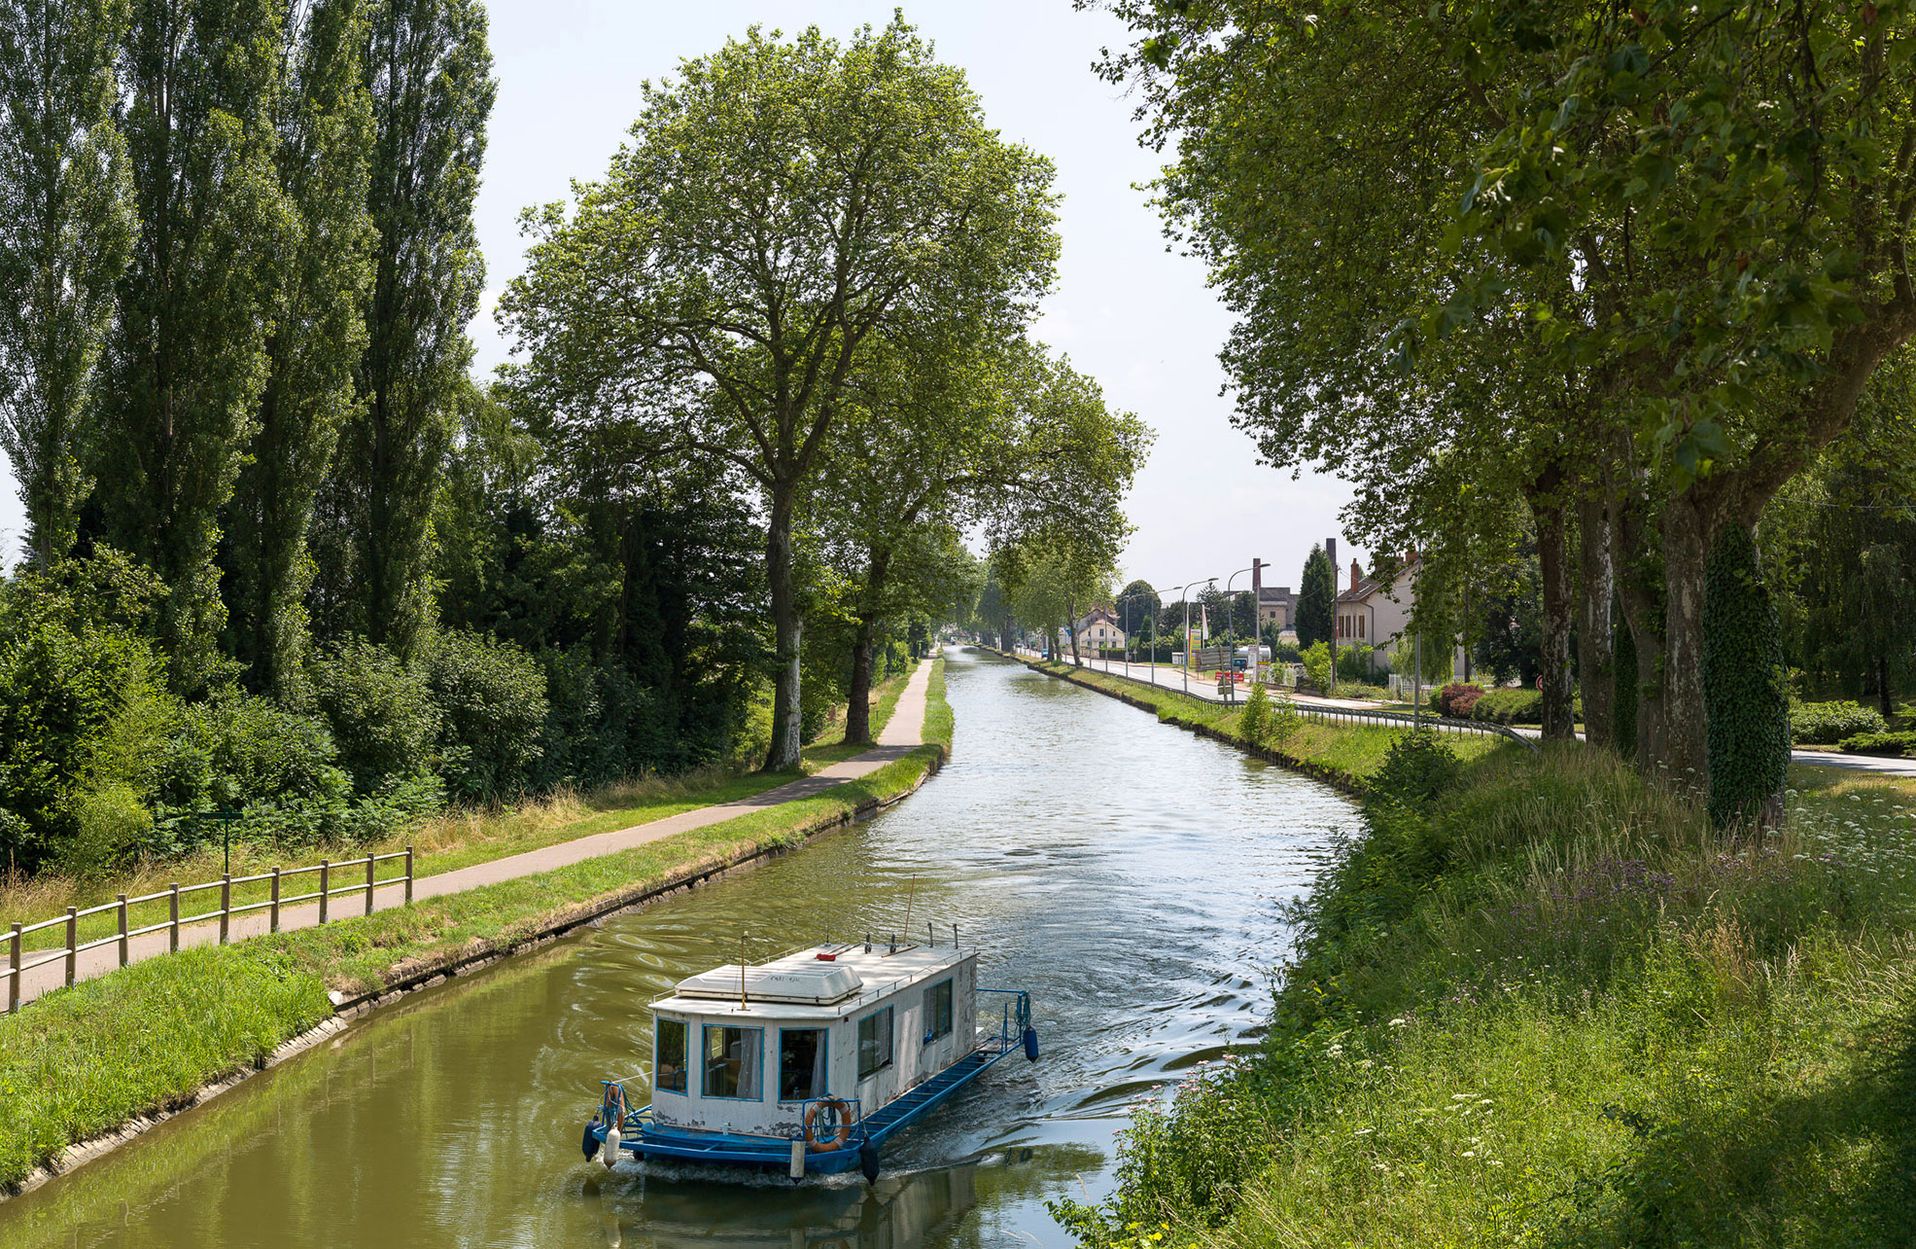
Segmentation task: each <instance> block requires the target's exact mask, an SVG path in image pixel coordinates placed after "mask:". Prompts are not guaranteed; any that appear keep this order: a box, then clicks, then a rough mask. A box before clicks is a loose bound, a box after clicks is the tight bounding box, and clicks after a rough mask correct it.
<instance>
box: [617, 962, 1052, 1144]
mask: <svg viewBox="0 0 1916 1249" xmlns="http://www.w3.org/2000/svg"><path fill="white" fill-rule="evenodd" d="M994 1008H995V1009H994ZM652 1027H653V1038H652V1071H651V1079H650V1080H649V1082H648V1081H646V1080H645V1079H644V1077H643V1076H642V1075H641V1076H636V1077H635V1076H625V1077H618V1078H610V1079H604V1080H601V1081H600V1082H599V1083H600V1098H599V1106H598V1109H597V1110H596V1111H595V1112H594V1114H593V1116H592V1119H591V1121H590V1122H589V1123H587V1124H586V1128H585V1134H584V1137H583V1139H582V1140H581V1142H580V1147H581V1149H582V1150H583V1152H584V1153H585V1156H586V1157H587V1158H588V1159H590V1158H592V1157H594V1156H595V1155H596V1156H597V1157H598V1158H599V1159H600V1160H601V1161H602V1162H604V1164H605V1165H606V1166H608V1167H610V1166H612V1165H614V1164H615V1163H616V1162H617V1161H618V1160H619V1159H620V1158H622V1157H626V1156H631V1157H635V1158H640V1159H645V1160H648V1161H652V1162H659V1163H668V1164H687V1163H690V1164H703V1165H711V1166H721V1167H728V1166H729V1167H741V1166H742V1167H751V1168H760V1169H765V1168H776V1169H783V1170H785V1171H786V1172H787V1173H788V1174H789V1175H790V1176H791V1177H792V1178H793V1179H800V1178H803V1177H804V1176H805V1175H807V1174H820V1175H829V1174H837V1173H842V1172H847V1171H850V1170H852V1169H853V1168H858V1169H859V1170H861V1171H863V1172H864V1174H865V1177H866V1178H867V1179H868V1180H876V1179H877V1177H878V1173H879V1162H880V1160H879V1151H880V1150H881V1149H882V1148H883V1147H884V1144H885V1142H886V1141H887V1140H889V1139H891V1138H892V1137H893V1136H895V1135H897V1134H898V1133H899V1132H902V1131H904V1130H905V1129H906V1128H908V1127H910V1126H911V1125H912V1124H914V1123H917V1122H918V1121H919V1120H921V1119H923V1118H924V1117H925V1116H926V1115H928V1114H930V1113H931V1112H932V1111H933V1110H936V1109H937V1108H938V1107H939V1106H941V1105H943V1104H944V1103H945V1102H947V1101H949V1100H950V1099H951V1098H952V1097H954V1096H955V1095H957V1093H958V1092H959V1091H960V1090H962V1089H964V1088H966V1087H967V1086H969V1085H970V1084H971V1082H972V1081H974V1080H976V1079H977V1078H978V1077H979V1076H981V1075H983V1074H984V1073H985V1072H986V1071H988V1070H990V1069H991V1068H992V1067H993V1066H995V1065H997V1064H998V1063H999V1062H1001V1061H1003V1060H1004V1059H1005V1058H1006V1057H1007V1056H1009V1055H1010V1054H1012V1053H1016V1052H1022V1053H1023V1054H1024V1055H1025V1057H1026V1058H1028V1059H1030V1060H1032V1061H1036V1060H1037V1057H1038V1034H1037V1030H1036V1029H1035V1028H1034V1027H1033V1025H1032V1022H1031V995H1030V994H1029V993H1027V992H1025V991H1023V990H1020V989H996V988H981V987H979V985H978V954H977V951H976V950H975V949H972V948H961V947H960V946H959V945H958V944H957V943H956V942H955V941H954V943H953V944H952V945H950V946H940V945H936V944H931V943H928V944H926V945H900V944H899V943H898V942H897V941H895V940H894V941H891V942H876V943H874V942H872V941H870V940H867V941H864V942H862V943H860V942H849V943H831V942H827V943H826V944H823V945H820V946H816V947H811V948H807V949H804V950H799V951H797V952H795V953H790V954H785V955H782V956H780V957H778V958H775V959H772V960H770V961H768V962H763V963H757V964H751V965H748V964H746V963H745V962H744V961H743V960H741V961H740V962H738V963H731V964H726V965H724V966H721V967H715V968H713V969H712V970H710V971H704V972H700V973H699V974H697V975H695V976H690V977H687V978H686V979H684V980H681V981H679V982H678V984H677V985H676V986H675V988H674V989H673V991H672V992H671V993H669V994H667V995H666V996H664V997H662V998H659V999H658V1000H656V1001H654V1002H653V1003H652ZM647 1083H649V1085H650V1088H651V1092H652V1099H651V1101H650V1102H649V1103H647V1104H645V1105H642V1106H634V1105H632V1100H633V1099H632V1098H631V1096H630V1094H629V1092H628V1085H633V1086H641V1085H644V1084H647Z"/></svg>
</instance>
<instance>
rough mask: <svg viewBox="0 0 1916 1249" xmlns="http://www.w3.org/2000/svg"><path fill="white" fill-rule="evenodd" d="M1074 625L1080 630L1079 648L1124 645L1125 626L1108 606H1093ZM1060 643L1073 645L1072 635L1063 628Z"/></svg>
mask: <svg viewBox="0 0 1916 1249" xmlns="http://www.w3.org/2000/svg"><path fill="white" fill-rule="evenodd" d="M1074 627H1075V628H1076V629H1077V631H1078V649H1079V650H1121V649H1123V647H1124V626H1122V625H1120V624H1119V623H1118V618H1117V617H1116V616H1115V615H1113V614H1112V613H1111V612H1110V611H1109V610H1108V609H1106V608H1103V607H1094V608H1092V609H1091V611H1090V613H1089V614H1087V615H1086V616H1085V617H1084V619H1082V620H1079V621H1078V622H1077V623H1076V625H1075V626H1074ZM1058 645H1060V646H1063V647H1069V646H1070V645H1071V635H1070V634H1069V633H1067V632H1066V631H1065V630H1063V629H1059V630H1058Z"/></svg>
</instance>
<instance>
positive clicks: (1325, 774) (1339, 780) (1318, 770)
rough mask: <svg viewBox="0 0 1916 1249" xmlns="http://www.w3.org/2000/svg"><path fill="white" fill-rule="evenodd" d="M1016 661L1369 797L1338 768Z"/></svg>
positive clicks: (1075, 677)
mask: <svg viewBox="0 0 1916 1249" xmlns="http://www.w3.org/2000/svg"><path fill="white" fill-rule="evenodd" d="M999 653H1000V654H1002V653H1003V652H999ZM1007 658H1013V657H1012V656H1007ZM1016 658H1017V660H1018V662H1019V663H1021V664H1023V665H1024V666H1025V667H1027V668H1029V669H1031V670H1032V671H1033V672H1035V673H1037V674H1038V675H1040V676H1047V677H1052V678H1055V679H1057V680H1059V681H1066V682H1069V683H1070V684H1072V685H1075V686H1078V687H1079V688H1081V689H1087V690H1090V691H1092V692H1093V693H1096V694H1103V695H1104V696H1105V697H1106V698H1115V699H1117V700H1118V701H1119V702H1121V703H1126V704H1129V705H1130V706H1133V707H1136V708H1137V709H1138V710H1140V711H1148V712H1150V713H1151V714H1152V715H1154V716H1157V717H1158V721H1159V722H1160V723H1162V724H1169V725H1171V726H1172V727H1174V728H1180V729H1183V730H1184V731H1185V732H1187V733H1195V734H1197V735H1198V736H1199V737H1208V738H1210V739H1211V740H1212V741H1214V742H1222V743H1223V744H1225V745H1226V746H1232V747H1235V748H1236V749H1238V750H1240V751H1242V752H1243V753H1245V754H1247V755H1251V756H1253V757H1254V758H1258V759H1262V760H1264V761H1265V762H1267V763H1275V764H1277V765H1278V766H1279V767H1283V768H1289V769H1290V770H1291V771H1293V772H1302V773H1303V774H1304V775H1306V776H1308V777H1310V778H1311V779H1312V780H1314V781H1322V782H1323V783H1324V784H1326V785H1329V786H1330V787H1331V788H1332V789H1335V790H1337V791H1339V792H1340V793H1343V794H1345V795H1346V796H1348V797H1351V798H1357V799H1360V800H1361V799H1363V798H1365V797H1367V796H1368V794H1367V792H1366V791H1365V789H1364V787H1363V785H1361V784H1360V783H1358V782H1357V781H1356V780H1355V779H1354V778H1352V777H1350V776H1349V775H1347V774H1345V773H1343V772H1339V771H1338V770H1337V769H1335V768H1331V767H1326V766H1325V765H1324V764H1321V763H1318V762H1317V761H1316V760H1313V759H1300V758H1298V757H1297V756H1296V755H1292V754H1288V753H1286V752H1284V751H1281V750H1278V749H1276V748H1274V747H1271V746H1257V745H1253V744H1252V743H1250V742H1247V741H1245V740H1244V739H1243V738H1240V737H1232V736H1231V735H1230V734H1229V733H1224V732H1220V731H1218V730H1217V729H1214V728H1212V727H1211V726H1210V725H1208V724H1198V723H1197V722H1195V721H1192V720H1186V719H1184V718H1183V717H1181V716H1179V715H1178V714H1177V713H1176V712H1170V713H1165V712H1161V711H1160V710H1159V709H1158V706H1157V704H1156V703H1152V702H1148V701H1146V700H1145V699H1142V698H1138V697H1135V696H1133V695H1131V694H1128V693H1126V692H1125V691H1123V690H1112V689H1106V688H1105V687H1104V686H1102V685H1099V684H1097V683H1096V682H1093V681H1086V680H1082V679H1081V678H1080V677H1079V676H1078V675H1077V674H1076V673H1074V672H1053V671H1051V670H1050V669H1049V668H1045V667H1041V666H1040V665H1038V664H1035V663H1033V662H1031V661H1030V660H1029V659H1025V658H1023V657H1022V656H1018V657H1016ZM1127 679H1128V678H1127ZM1138 684H1139V685H1140V686H1143V685H1144V683H1143V682H1138ZM1145 688H1151V687H1148V686H1147V687H1145Z"/></svg>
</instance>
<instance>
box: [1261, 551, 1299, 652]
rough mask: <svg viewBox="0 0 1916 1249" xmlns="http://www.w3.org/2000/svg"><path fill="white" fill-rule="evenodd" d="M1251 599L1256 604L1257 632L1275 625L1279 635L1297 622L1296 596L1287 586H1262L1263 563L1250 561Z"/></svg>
mask: <svg viewBox="0 0 1916 1249" xmlns="http://www.w3.org/2000/svg"><path fill="white" fill-rule="evenodd" d="M1251 597H1252V599H1253V600H1254V601H1255V602H1256V604H1257V631H1258V632H1259V633H1260V634H1261V633H1263V632H1264V630H1265V628H1266V626H1268V625H1271V624H1273V623H1274V624H1276V625H1277V628H1278V632H1279V633H1280V634H1281V633H1282V632H1283V631H1284V630H1286V629H1289V628H1291V627H1292V625H1294V624H1295V623H1296V621H1297V595H1296V594H1293V593H1292V592H1291V587H1289V586H1287V585H1265V584H1264V561H1263V560H1261V559H1254V560H1252V561H1251Z"/></svg>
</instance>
